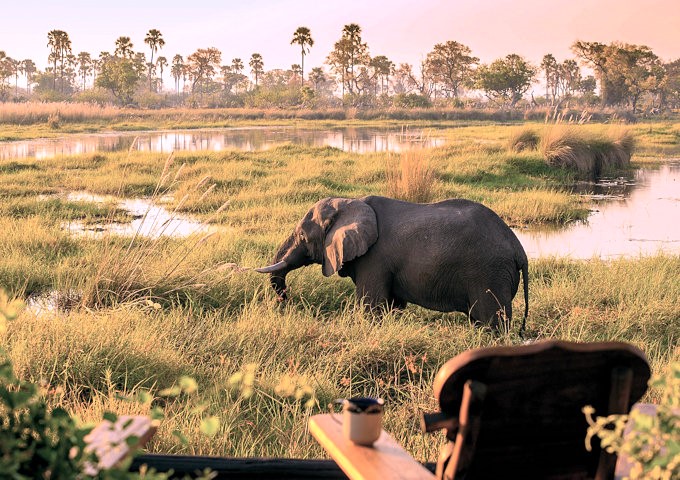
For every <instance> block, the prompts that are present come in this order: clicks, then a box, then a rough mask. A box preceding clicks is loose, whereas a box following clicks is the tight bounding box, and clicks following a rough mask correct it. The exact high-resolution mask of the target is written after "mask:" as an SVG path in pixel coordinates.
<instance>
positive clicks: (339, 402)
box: [328, 398, 344, 425]
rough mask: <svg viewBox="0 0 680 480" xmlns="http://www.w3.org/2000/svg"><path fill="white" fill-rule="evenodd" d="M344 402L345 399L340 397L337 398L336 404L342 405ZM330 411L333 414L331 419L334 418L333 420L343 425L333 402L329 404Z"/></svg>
mask: <svg viewBox="0 0 680 480" xmlns="http://www.w3.org/2000/svg"><path fill="white" fill-rule="evenodd" d="M343 402H344V400H343V399H341V398H339V399H337V400H336V401H335V403H336V404H340V405H342V404H343ZM328 413H330V415H331V420H333V421H334V422H335V423H337V424H338V425H342V420H340V419H339V418H338V415H337V414H336V413H335V409H334V408H333V404H332V403H329V404H328Z"/></svg>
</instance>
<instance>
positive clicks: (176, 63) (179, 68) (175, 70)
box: [170, 53, 184, 95]
mask: <svg viewBox="0 0 680 480" xmlns="http://www.w3.org/2000/svg"><path fill="white" fill-rule="evenodd" d="M170 73H171V75H172V78H174V79H175V89H176V91H177V95H179V79H180V78H182V75H183V74H184V59H183V58H182V55H180V54H179V53H178V54H177V55H175V56H174V57H172V68H171V69H170Z"/></svg>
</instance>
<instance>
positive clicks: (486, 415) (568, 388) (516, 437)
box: [434, 341, 650, 478]
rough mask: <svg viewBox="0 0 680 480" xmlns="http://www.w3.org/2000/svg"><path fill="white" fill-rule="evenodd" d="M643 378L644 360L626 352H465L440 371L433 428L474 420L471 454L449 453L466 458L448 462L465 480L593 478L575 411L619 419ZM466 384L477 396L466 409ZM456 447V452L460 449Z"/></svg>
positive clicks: (626, 348) (542, 345)
mask: <svg viewBox="0 0 680 480" xmlns="http://www.w3.org/2000/svg"><path fill="white" fill-rule="evenodd" d="M649 376H650V370H649V365H648V364H647V360H646V358H645V355H644V353H643V352H642V351H640V350H639V349H637V348H636V347H634V346H632V345H629V344H626V343H621V342H603V343H573V342H564V341H544V342H538V343H534V344H531V345H523V346H516V347H490V348H480V349H476V350H469V351H466V352H464V353H462V354H460V355H458V356H457V357H455V358H453V359H451V360H449V361H448V362H447V363H446V364H445V365H444V366H443V367H442V368H441V369H440V370H439V373H438V374H437V377H436V379H435V382H434V394H435V397H436V398H437V399H438V402H439V405H440V408H441V414H442V415H440V420H441V418H442V417H443V418H450V419H458V418H460V417H461V416H467V414H468V413H470V412H473V414H474V415H476V419H477V425H476V427H475V438H474V441H472V442H467V443H470V445H468V446H467V447H469V449H470V450H473V451H472V452H470V451H468V452H464V453H463V454H461V453H460V452H458V453H454V456H456V455H458V456H459V457H460V456H461V455H463V456H465V457H466V458H465V459H464V460H460V458H459V459H456V460H455V461H459V462H460V463H461V464H462V465H463V466H462V471H463V472H465V473H466V475H465V476H466V478H509V477H513V478H592V477H594V476H595V472H596V471H598V462H599V461H600V460H599V457H600V452H599V446H598V445H596V442H593V443H594V450H593V451H592V452H587V451H586V449H585V442H584V440H585V436H586V430H587V426H588V425H587V422H586V420H585V417H584V414H583V413H582V411H581V408H582V407H584V406H585V405H592V406H593V407H594V408H595V410H596V414H598V415H607V414H611V413H626V412H628V410H629V409H630V407H631V406H632V404H633V403H635V402H636V401H638V400H639V399H640V397H642V395H643V394H644V393H645V391H646V389H647V381H648V380H649ZM466 383H468V387H465V385H466ZM473 384H474V385H476V386H481V387H480V388H481V391H482V395H481V397H480V398H481V400H479V399H478V400H477V402H476V403H477V404H476V405H475V406H474V408H472V409H471V408H470V402H469V398H468V400H467V401H464V400H463V392H464V390H465V389H466V388H467V390H468V392H469V391H470V388H469V386H470V385H473ZM474 385H473V386H474ZM468 397H470V394H469V393H468ZM461 404H463V405H464V406H463V409H467V413H466V412H462V411H461V410H462V409H461ZM617 410H618V411H617ZM461 421H462V420H461ZM442 423H443V424H446V422H445V421H444V422H442ZM468 423H472V422H468ZM450 427H451V428H449V429H448V430H447V437H448V438H449V439H451V440H455V439H456V436H457V435H459V434H460V432H459V431H458V426H457V425H455V424H454V423H453V422H451V423H450ZM461 430H462V427H461ZM458 439H460V436H458ZM459 443H461V442H459ZM463 443H464V444H463V445H462V446H461V445H459V446H458V449H460V448H463V449H465V448H467V447H466V445H465V442H463ZM615 460H616V459H615V457H614V461H615ZM609 463H611V459H610V460H609ZM457 468H458V469H461V467H460V466H459V467H457ZM599 469H600V470H602V469H603V467H602V466H601V465H600V468H599ZM606 470H607V473H606V474H605V475H604V477H605V478H606V477H607V476H609V475H610V473H611V475H613V463H612V464H611V465H610V466H607V467H606ZM609 470H611V472H609ZM598 476H602V475H600V474H598ZM454 477H455V475H454Z"/></svg>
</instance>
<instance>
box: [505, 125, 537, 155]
mask: <svg viewBox="0 0 680 480" xmlns="http://www.w3.org/2000/svg"><path fill="white" fill-rule="evenodd" d="M540 140H541V137H540V135H539V134H538V132H537V131H536V130H535V129H533V128H530V127H523V128H519V129H516V130H513V131H512V132H511V133H510V137H509V138H508V149H509V150H510V151H512V152H521V151H523V150H534V149H536V147H537V146H538V144H539V142H540Z"/></svg>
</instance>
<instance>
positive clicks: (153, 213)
mask: <svg viewBox="0 0 680 480" xmlns="http://www.w3.org/2000/svg"><path fill="white" fill-rule="evenodd" d="M65 199H66V200H68V201H71V202H95V203H115V204H116V205H117V206H118V208H121V209H123V210H126V211H127V212H128V213H129V214H131V215H132V217H133V218H134V219H133V220H132V222H129V223H117V222H101V223H87V224H86V223H84V222H79V221H75V222H74V221H71V222H64V223H63V224H62V228H64V229H65V230H68V231H69V232H70V233H72V234H74V235H81V236H86V237H90V238H101V237H102V236H104V235H107V234H114V235H121V236H134V235H139V236H142V237H149V238H158V237H166V236H171V237H176V238H184V237H188V236H190V235H194V234H205V233H210V232H212V231H216V230H217V228H216V227H213V226H210V225H207V224H205V223H203V222H201V221H200V220H198V219H195V218H193V217H191V216H190V215H183V214H179V213H176V212H173V211H170V210H168V209H167V208H165V207H164V206H163V203H168V202H169V200H170V199H169V198H159V199H155V200H152V199H145V198H133V199H129V198H116V197H113V196H109V195H95V194H92V193H88V192H71V193H68V194H67V195H65Z"/></svg>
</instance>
